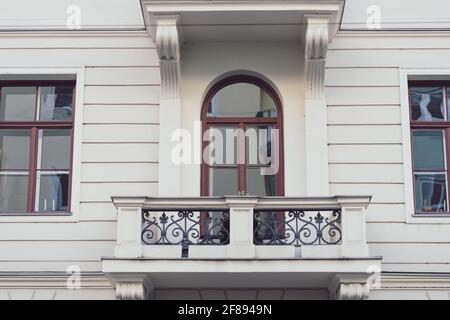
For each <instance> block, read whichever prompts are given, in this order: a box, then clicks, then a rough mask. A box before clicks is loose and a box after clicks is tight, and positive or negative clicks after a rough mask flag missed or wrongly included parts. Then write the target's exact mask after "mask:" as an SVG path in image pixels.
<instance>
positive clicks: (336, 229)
mask: <svg viewBox="0 0 450 320" xmlns="http://www.w3.org/2000/svg"><path fill="white" fill-rule="evenodd" d="M340 222H341V211H340V210H328V211H326V210H321V211H318V210H289V211H268V210H264V211H262V210H261V211H255V214H254V243H255V244H256V245H295V246H300V245H320V244H328V245H337V244H340V243H341V240H342V231H341V225H340Z"/></svg>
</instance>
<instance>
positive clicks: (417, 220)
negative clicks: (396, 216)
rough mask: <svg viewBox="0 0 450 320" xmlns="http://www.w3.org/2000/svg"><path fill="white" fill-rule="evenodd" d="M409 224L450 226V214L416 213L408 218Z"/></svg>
mask: <svg viewBox="0 0 450 320" xmlns="http://www.w3.org/2000/svg"><path fill="white" fill-rule="evenodd" d="M406 223H409V224H450V213H414V214H410V215H408V216H407V217H406Z"/></svg>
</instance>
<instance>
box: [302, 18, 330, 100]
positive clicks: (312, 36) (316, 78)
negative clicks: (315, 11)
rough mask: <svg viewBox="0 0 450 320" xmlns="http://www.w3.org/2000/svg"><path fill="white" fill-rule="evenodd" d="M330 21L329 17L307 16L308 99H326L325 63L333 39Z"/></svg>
mask: <svg viewBox="0 0 450 320" xmlns="http://www.w3.org/2000/svg"><path fill="white" fill-rule="evenodd" d="M330 19H331V16H329V15H307V16H305V20H306V24H307V29H306V38H305V40H306V42H305V62H306V69H305V70H306V99H312V100H321V99H325V63H326V58H327V51H328V43H329V42H330V39H331V35H330V32H329V23H330Z"/></svg>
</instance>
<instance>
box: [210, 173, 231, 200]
mask: <svg viewBox="0 0 450 320" xmlns="http://www.w3.org/2000/svg"><path fill="white" fill-rule="evenodd" d="M237 177H238V174H237V168H210V177H209V188H210V195H211V196H227V195H237V194H238V180H237Z"/></svg>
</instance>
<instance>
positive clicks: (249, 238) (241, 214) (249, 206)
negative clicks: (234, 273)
mask: <svg viewBox="0 0 450 320" xmlns="http://www.w3.org/2000/svg"><path fill="white" fill-rule="evenodd" d="M257 202H258V199H257V198H256V197H227V198H226V203H227V204H228V205H229V208H230V244H229V245H228V247H227V255H228V258H230V259H254V258H255V257H256V248H255V244H254V243H253V209H254V207H255V205H256V203H257Z"/></svg>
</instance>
